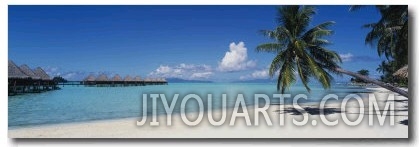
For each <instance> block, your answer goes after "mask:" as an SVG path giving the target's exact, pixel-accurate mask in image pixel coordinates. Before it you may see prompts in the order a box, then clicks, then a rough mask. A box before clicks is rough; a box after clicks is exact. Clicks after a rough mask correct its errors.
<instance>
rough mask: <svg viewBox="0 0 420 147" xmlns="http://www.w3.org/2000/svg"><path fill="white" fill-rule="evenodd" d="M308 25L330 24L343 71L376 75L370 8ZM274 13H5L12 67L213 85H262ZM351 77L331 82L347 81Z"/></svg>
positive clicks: (336, 10) (125, 9) (73, 9)
mask: <svg viewBox="0 0 420 147" xmlns="http://www.w3.org/2000/svg"><path fill="white" fill-rule="evenodd" d="M316 8H317V14H316V15H315V16H314V18H313V22H312V25H316V24H319V23H321V22H325V21H330V20H332V21H335V22H336V24H335V25H334V26H333V27H332V29H333V30H334V31H335V33H334V35H333V36H331V37H330V38H328V39H329V40H330V41H331V42H333V44H332V45H331V46H329V48H330V49H331V50H334V51H336V52H338V53H339V54H341V55H343V58H345V62H343V64H342V67H343V68H345V69H348V70H352V71H357V70H360V69H368V70H370V71H371V75H372V76H374V77H377V76H378V75H377V73H376V71H375V69H376V68H377V66H378V65H379V63H380V62H381V60H383V59H381V58H379V57H378V54H377V52H376V50H375V49H373V48H371V47H370V46H367V45H365V44H364V38H365V35H366V33H367V32H368V30H367V29H363V28H362V27H361V26H362V25H363V24H366V23H370V22H375V21H377V20H378V19H379V13H378V12H377V11H376V10H375V9H374V8H372V7H366V8H364V9H361V10H359V11H356V12H349V11H348V9H349V6H317V7H316ZM275 18H276V6H9V22H8V23H9V32H8V33H9V50H8V54H9V59H10V60H13V61H14V62H15V63H17V64H19V65H20V64H28V65H29V66H31V67H36V66H41V67H43V68H44V69H45V70H46V71H47V72H48V73H49V74H50V75H52V76H54V75H61V76H64V77H65V78H68V79H70V80H81V79H82V78H83V77H84V76H87V75H88V74H98V73H106V74H109V75H113V74H115V73H118V74H120V75H121V76H125V75H131V76H135V75H140V76H142V77H161V76H162V77H167V78H169V77H176V78H183V79H200V80H211V81H216V82H217V81H219V82H224V81H237V80H252V79H264V78H267V70H266V69H267V66H268V65H269V64H270V61H271V59H272V58H273V57H274V54H270V53H257V52H255V47H256V46H257V45H258V44H260V43H264V42H269V41H271V40H268V39H266V38H265V37H264V36H262V35H260V34H259V33H258V31H259V30H262V29H273V28H274V27H275V26H276V25H277V23H276V20H275ZM348 79H349V77H346V76H344V77H336V81H345V80H348Z"/></svg>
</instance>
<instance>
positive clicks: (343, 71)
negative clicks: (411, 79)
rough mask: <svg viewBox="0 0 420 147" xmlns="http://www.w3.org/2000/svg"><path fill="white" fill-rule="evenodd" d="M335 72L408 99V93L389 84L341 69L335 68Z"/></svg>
mask: <svg viewBox="0 0 420 147" xmlns="http://www.w3.org/2000/svg"><path fill="white" fill-rule="evenodd" d="M335 70H336V71H337V72H340V73H343V74H346V75H349V76H352V77H355V78H359V79H362V80H364V81H366V82H369V83H372V84H375V85H378V86H381V87H383V88H385V89H388V90H390V91H393V92H396V93H398V94H401V95H402V96H405V97H407V98H408V92H407V91H405V90H402V89H400V88H398V87H395V86H392V85H390V84H386V83H384V82H381V81H377V80H374V79H371V78H369V77H367V76H363V75H360V74H357V73H354V72H351V71H347V70H344V69H341V68H336V69H335Z"/></svg>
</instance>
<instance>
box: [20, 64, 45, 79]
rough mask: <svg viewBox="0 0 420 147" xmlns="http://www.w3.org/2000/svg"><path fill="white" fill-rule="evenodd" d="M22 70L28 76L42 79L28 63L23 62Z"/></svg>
mask: <svg viewBox="0 0 420 147" xmlns="http://www.w3.org/2000/svg"><path fill="white" fill-rule="evenodd" d="M19 68H20V70H21V71H22V72H23V73H24V74H25V75H27V76H29V77H31V78H32V79H41V77H39V76H37V75H36V74H35V73H34V72H33V71H32V69H31V68H29V66H28V65H26V64H23V65H21V66H20V67H19Z"/></svg>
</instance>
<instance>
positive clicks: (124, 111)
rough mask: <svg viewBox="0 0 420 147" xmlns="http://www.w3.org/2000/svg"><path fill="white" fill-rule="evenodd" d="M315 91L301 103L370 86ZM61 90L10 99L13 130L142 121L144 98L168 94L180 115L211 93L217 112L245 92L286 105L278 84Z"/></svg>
mask: <svg viewBox="0 0 420 147" xmlns="http://www.w3.org/2000/svg"><path fill="white" fill-rule="evenodd" d="M311 87H312V91H311V93H310V94H308V99H307V100H304V99H301V101H299V102H300V103H305V102H319V101H320V100H321V99H322V98H323V96H325V95H326V94H327V93H335V94H338V95H345V94H348V93H365V92H367V90H366V89H365V88H360V87H351V86H346V85H333V87H332V88H331V89H330V90H327V91H326V90H324V89H322V88H321V86H319V85H313V86H311ZM61 88H62V89H61V90H55V91H48V92H44V93H35V94H24V95H18V96H9V98H8V99H9V101H8V111H9V113H8V116H9V117H8V121H9V123H8V124H9V128H18V127H27V126H36V125H46V124H58V123H69V122H83V121H92V120H102V119H116V118H127V117H140V116H141V115H142V111H143V104H142V99H143V98H142V94H165V96H166V99H167V100H168V102H169V103H170V102H171V100H172V97H173V95H174V94H179V98H178V100H177V103H176V106H175V109H174V113H178V112H179V111H180V107H181V106H180V105H181V100H182V98H183V97H184V96H185V95H187V94H197V95H199V96H200V97H201V98H202V99H203V102H204V106H205V110H206V109H207V108H206V107H207V94H212V95H213V97H212V101H213V102H212V104H213V107H212V108H213V109H220V108H221V105H222V102H221V100H222V94H227V101H226V103H227V107H228V108H229V107H233V106H234V104H235V101H236V98H237V94H244V99H245V101H246V104H247V105H254V103H255V102H254V94H258V93H262V94H269V96H270V95H271V96H270V101H271V103H272V104H276V103H277V104H278V103H279V102H280V100H279V99H273V98H272V94H273V93H277V92H276V85H275V84H273V83H170V84H169V85H155V86H139V87H84V86H78V87H77V86H65V87H61ZM290 89H291V91H290V92H291V93H292V96H293V93H301V92H305V89H304V87H302V86H299V85H296V86H293V87H291V88H290ZM343 97H344V96H343ZM343 97H341V98H343ZM262 102H264V101H262ZM289 102H290V101H289V99H286V100H285V103H289ZM157 104H158V107H157V113H158V114H165V110H164V108H163V107H162V106H163V105H162V103H161V102H160V100H158V103H157ZM151 106H152V105H151V99H148V105H147V107H148V108H147V114H148V115H151V110H152V107H151ZM186 111H187V112H195V111H198V106H197V102H196V101H194V100H190V101H188V102H187V105H186Z"/></svg>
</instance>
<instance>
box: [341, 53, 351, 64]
mask: <svg viewBox="0 0 420 147" xmlns="http://www.w3.org/2000/svg"><path fill="white" fill-rule="evenodd" d="M340 57H341V60H342V61H343V62H347V61H351V60H352V59H353V54H351V53H347V54H340Z"/></svg>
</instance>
